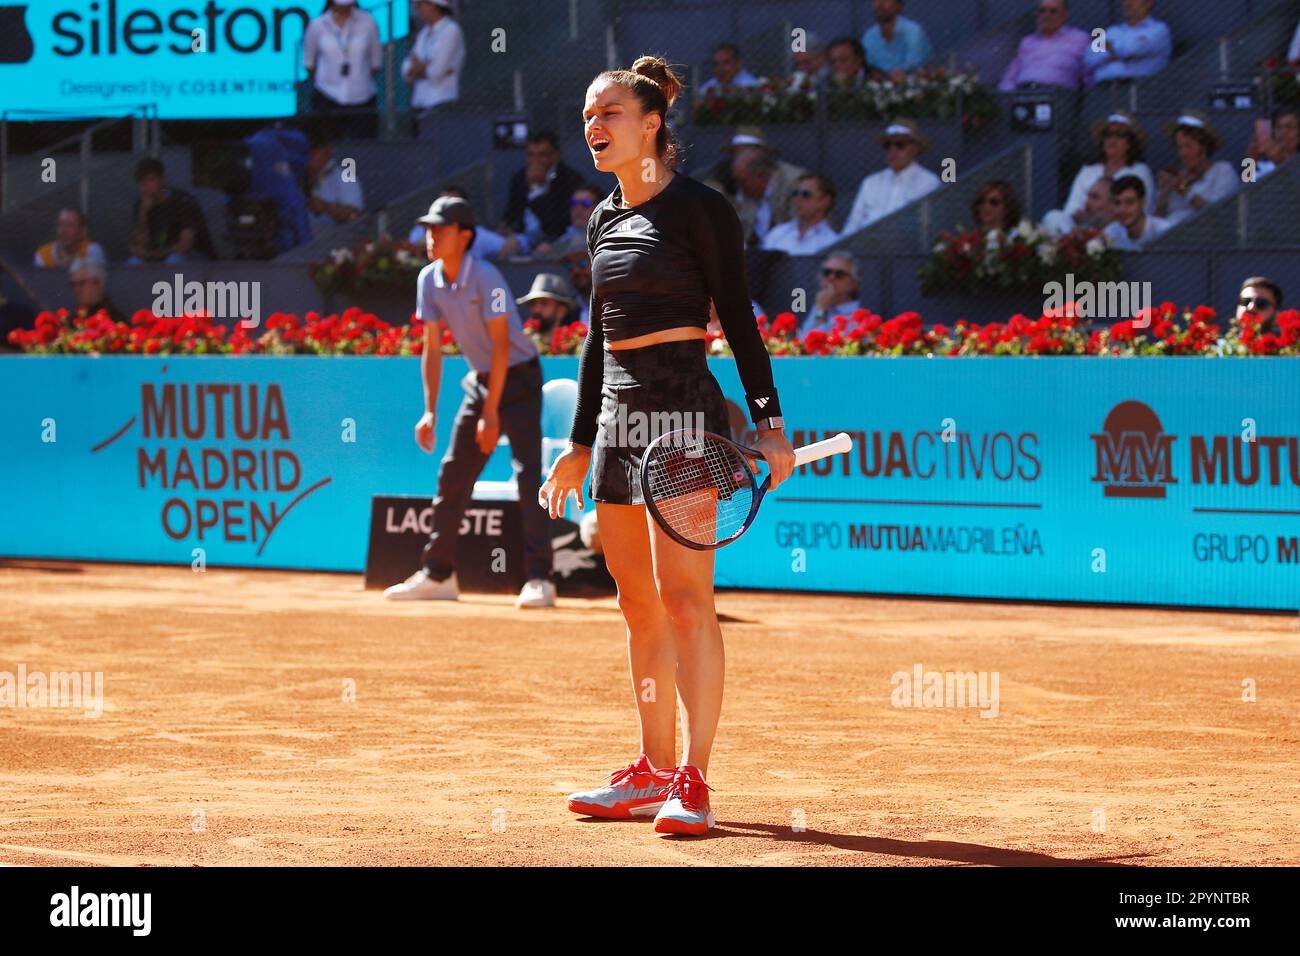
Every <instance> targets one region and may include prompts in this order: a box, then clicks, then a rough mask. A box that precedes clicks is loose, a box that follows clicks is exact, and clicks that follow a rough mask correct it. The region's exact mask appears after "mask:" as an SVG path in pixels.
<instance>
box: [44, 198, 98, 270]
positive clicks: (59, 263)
mask: <svg viewBox="0 0 1300 956" xmlns="http://www.w3.org/2000/svg"><path fill="white" fill-rule="evenodd" d="M78 259H90V260H95V261H98V262H100V263H101V264H102V263H105V262H107V261H108V259H107V257H106V256H105V255H104V248H103V246H101V245H100V244H99V243H97V242H91V241H90V239H89V237H88V236H87V235H86V217H85V216H83V215H82V214H81V210H79V209H60V210H59V218H58V219H56V220H55V221H54V238H53V239H52V240H51V241H50V242H47V243H46V244H45V245H43V246H41V247H40V248H39V249H37V250H36V256H35V265H36V268H38V269H66V268H67V267H68V266H70V265H72V263H74V262H76V261H77V260H78Z"/></svg>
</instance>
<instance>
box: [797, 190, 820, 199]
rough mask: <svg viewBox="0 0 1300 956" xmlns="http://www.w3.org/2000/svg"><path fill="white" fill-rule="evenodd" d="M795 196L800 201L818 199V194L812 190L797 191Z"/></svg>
mask: <svg viewBox="0 0 1300 956" xmlns="http://www.w3.org/2000/svg"><path fill="white" fill-rule="evenodd" d="M794 195H796V196H798V197H799V198H800V199H816V198H817V196H818V193H815V192H813V191H812V190H811V189H796V190H795V191H794Z"/></svg>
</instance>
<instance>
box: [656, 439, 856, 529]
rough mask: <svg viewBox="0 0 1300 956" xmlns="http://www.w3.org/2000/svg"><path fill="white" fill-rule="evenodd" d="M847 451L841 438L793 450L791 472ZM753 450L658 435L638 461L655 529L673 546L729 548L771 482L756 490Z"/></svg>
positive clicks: (756, 454) (848, 443)
mask: <svg viewBox="0 0 1300 956" xmlns="http://www.w3.org/2000/svg"><path fill="white" fill-rule="evenodd" d="M852 447H853V439H851V438H849V436H848V435H847V434H845V433H844V432H840V433H839V434H838V435H836V436H834V437H833V438H827V439H824V440H822V441H819V442H813V443H812V444H811V445H804V446H803V447H802V448H796V449H795V450H794V462H795V465H796V467H797V466H799V465H806V464H807V463H808V462H810V461H817V460H818V459H819V458H826V457H828V456H830V455H841V454H843V453H844V452H846V451H848V450H849V449H850V448H852ZM751 458H752V459H757V460H760V461H761V460H762V459H763V453H762V452H760V451H758V450H757V449H754V448H747V447H745V446H744V445H737V444H736V443H735V442H733V441H731V440H730V439H728V438H723V437H722V436H721V435H715V434H713V432H706V431H696V430H694V429H680V430H678V431H672V432H668V433H666V434H664V435H660V436H659V437H658V438H656V439H655V440H654V441H653V442H651V443H650V446H649V447H648V448H647V449H646V450H645V454H644V455H642V457H641V495H642V497H643V498H644V499H645V503H646V507H647V508H649V509H650V514H651V515H653V516H654V519H655V521H657V522H658V523H659V527H661V528H663V529H664V532H665V533H666V534H667V535H668V536H669V537H670V538H672V539H673V540H674V541H676V542H677V543H678V544H682V545H685V546H686V547H688V548H694V549H695V550H696V551H711V550H714V549H715V548H721V547H722V546H723V545H727V544H731V542H733V541H735V540H736V539H737V538H739V537H740V536H741V535H742V534H744V533H745V532H746V531H747V530H749V526H750V525H751V524H753V523H754V516H755V515H757V514H758V506H759V505H760V504H762V503H763V496H764V495H765V494H767V492H768V489H769V488H770V487H771V483H772V476H771V475H765V476H764V477H763V483H762V484H759V483H758V480H757V478H756V476H755V469H754V468H753V466H751V465H750V459H751Z"/></svg>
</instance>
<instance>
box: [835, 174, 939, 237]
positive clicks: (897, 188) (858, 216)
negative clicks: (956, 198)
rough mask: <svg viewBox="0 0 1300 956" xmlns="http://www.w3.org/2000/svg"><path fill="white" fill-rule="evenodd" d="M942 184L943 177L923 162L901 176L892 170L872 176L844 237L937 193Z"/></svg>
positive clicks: (861, 188)
mask: <svg viewBox="0 0 1300 956" xmlns="http://www.w3.org/2000/svg"><path fill="white" fill-rule="evenodd" d="M940 185H942V183H941V181H940V179H939V177H938V176H936V175H935V174H934V173H932V172H930V170H928V169H926V168H925V167H924V166H922V165H921V164H920V163H912V164H911V165H910V166H908V167H907V168H906V169H904V170H903V171H902V172H899V173H896V172H894V171H893V170H892V169H889V168H885V169H882V170H881V171H880V172H878V173H872V174H871V175H870V176H867V177H866V178H865V179H863V180H862V185H861V186H859V187H858V195H857V197H856V198H855V199H854V200H853V209H852V211H850V212H849V218H848V220H847V221H846V222H845V223H844V230H843V234H844V235H846V236H847V235H850V234H852V233H855V232H857V231H858V230H859V229H862V228H863V227H865V226H869V225H871V224H872V223H873V222H875V221H876V220H877V219H880V218H881V217H882V216H887V215H889V214H890V213H891V212H893V211H894V210H896V209H901V208H903V207H904V206H906V205H907V204H908V203H910V202H914V201H915V200H917V199H920V198H921V197H922V196H924V195H926V194H927V193H931V192H934V190H936V189H938V188H939V186H940Z"/></svg>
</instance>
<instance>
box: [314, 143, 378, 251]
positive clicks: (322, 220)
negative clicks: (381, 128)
mask: <svg viewBox="0 0 1300 956" xmlns="http://www.w3.org/2000/svg"><path fill="white" fill-rule="evenodd" d="M311 194H312V195H313V196H316V197H318V198H320V199H323V200H325V202H332V203H338V204H339V205H341V206H353V207H355V208H357V209H365V208H366V197H365V193H363V192H362V191H361V181H360V180H358V179H356V178H355V177H353V178H352V179H351V180H350V181H349V180H345V179H344V178H343V167H342V166H340V165H339V163H338V161H337V160H333V159H332V160H330V163H329V165H328V166H326V167H325V168H324V169H323V170H321V174H320V179H319V180H317V181H316V186H315V187H314V188H313V189H312V191H311ZM338 225H341V223H339V222H337V221H336V220H335V219H334V217H333V216H331V215H330V214H329V213H327V212H322V213H317V214H315V215H313V216H312V217H311V231H312V235H313V236H323V235H324V234H325V233H327V232H329V231H330V230H331V229H333V228H334V227H335V226H338Z"/></svg>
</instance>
